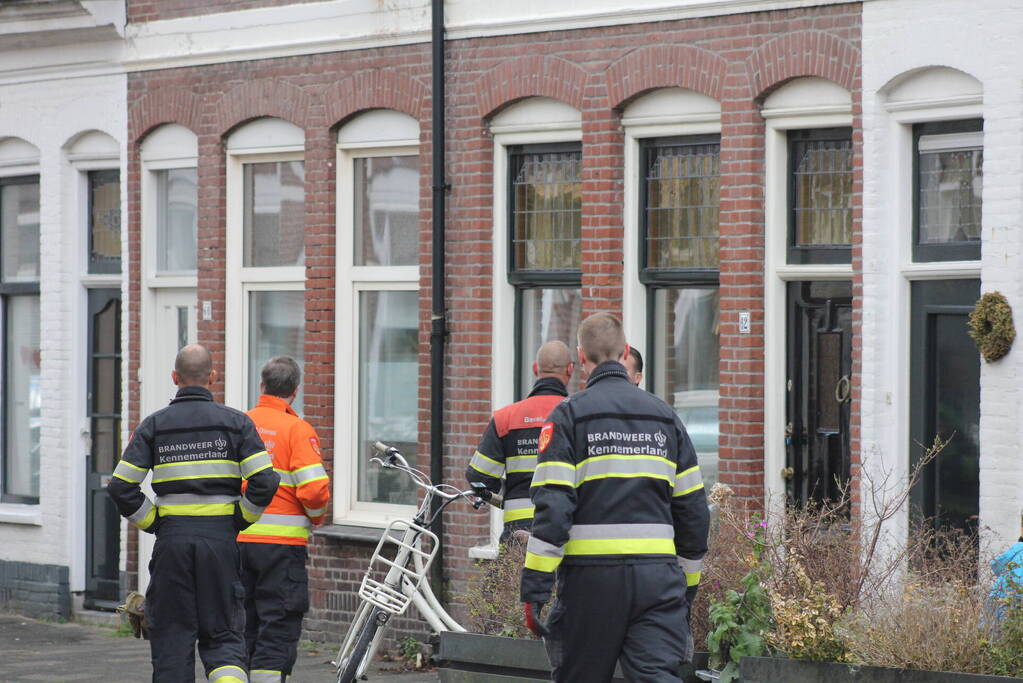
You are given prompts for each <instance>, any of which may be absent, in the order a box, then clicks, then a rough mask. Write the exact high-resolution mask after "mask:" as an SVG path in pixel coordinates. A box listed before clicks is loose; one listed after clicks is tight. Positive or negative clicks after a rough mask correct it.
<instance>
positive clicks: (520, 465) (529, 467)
mask: <svg viewBox="0 0 1023 683" xmlns="http://www.w3.org/2000/svg"><path fill="white" fill-rule="evenodd" d="M535 469H536V456H535V455H513V456H511V457H510V458H508V469H507V472H508V473H509V474H511V473H512V472H532V471H533V470H535Z"/></svg>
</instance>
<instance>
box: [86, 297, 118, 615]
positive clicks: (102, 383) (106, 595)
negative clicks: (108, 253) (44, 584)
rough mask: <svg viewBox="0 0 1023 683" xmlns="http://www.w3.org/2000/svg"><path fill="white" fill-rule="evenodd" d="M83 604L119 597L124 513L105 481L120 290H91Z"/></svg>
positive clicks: (114, 437)
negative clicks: (122, 518)
mask: <svg viewBox="0 0 1023 683" xmlns="http://www.w3.org/2000/svg"><path fill="white" fill-rule="evenodd" d="M88 296H89V346H88V359H87V366H88V373H89V378H88V382H89V384H88V401H87V405H88V418H89V430H90V435H91V447H90V449H89V456H88V465H87V476H86V501H87V502H86V534H87V535H86V544H85V546H86V547H85V555H86V577H85V578H86V581H85V606H86V607H89V608H92V609H112V608H113V607H116V606H117V604H118V602H119V598H120V592H121V591H120V580H119V579H120V576H119V570H120V566H119V565H120V562H119V554H120V547H121V537H120V529H121V519H120V517H119V516H118V514H117V508H116V507H115V506H114V504H113V501H111V500H110V497H109V496H108V495H107V483H108V482H109V481H110V477H111V475H112V474H113V472H114V467H116V466H117V461H118V459H119V458H120V455H121V290H119V289H91V290H89V295H88Z"/></svg>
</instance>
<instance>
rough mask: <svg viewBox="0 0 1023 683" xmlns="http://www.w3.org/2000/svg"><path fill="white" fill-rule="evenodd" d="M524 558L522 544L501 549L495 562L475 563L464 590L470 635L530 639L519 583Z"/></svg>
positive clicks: (478, 561)
mask: <svg viewBox="0 0 1023 683" xmlns="http://www.w3.org/2000/svg"><path fill="white" fill-rule="evenodd" d="M525 558H526V546H525V544H524V543H520V542H517V541H512V542H511V543H508V544H507V545H503V544H502V545H501V546H500V548H499V550H498V555H497V558H496V559H493V560H477V561H476V573H475V574H473V576H472V577H471V578H470V579H469V585H468V588H467V589H466V596H465V600H466V607H467V613H468V616H469V623H468V627H469V630H470V631H472V632H473V633H486V634H488V635H495V636H509V637H512V638H534V637H535V636H533V634H532V633H531V632H530V631H529V629H527V628H526V627H525V626H524V625H523V623H522V603H521V602H520V601H519V583H520V582H521V579H522V565H523V563H524V562H525Z"/></svg>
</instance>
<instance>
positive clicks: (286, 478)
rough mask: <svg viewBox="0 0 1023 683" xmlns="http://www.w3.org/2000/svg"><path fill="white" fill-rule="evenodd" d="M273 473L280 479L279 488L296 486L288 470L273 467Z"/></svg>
mask: <svg viewBox="0 0 1023 683" xmlns="http://www.w3.org/2000/svg"><path fill="white" fill-rule="evenodd" d="M274 472H276V473H277V475H278V476H279V477H280V478H281V483H280V484H279V486H291V487H295V486H297V485H298V484H296V483H295V479H294V477H292V476H291V472H289V471H288V470H282V469H280V468H279V467H275V468H274Z"/></svg>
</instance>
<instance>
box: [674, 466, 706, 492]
mask: <svg viewBox="0 0 1023 683" xmlns="http://www.w3.org/2000/svg"><path fill="white" fill-rule="evenodd" d="M702 488H703V476H702V475H701V474H700V466H699V465H694V466H693V467H690V468H689V469H687V470H685V471H683V472H679V473H678V474H677V475H675V493H674V495H675V496H684V495H686V494H687V493H692V492H693V491H699V490H700V489H702Z"/></svg>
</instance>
